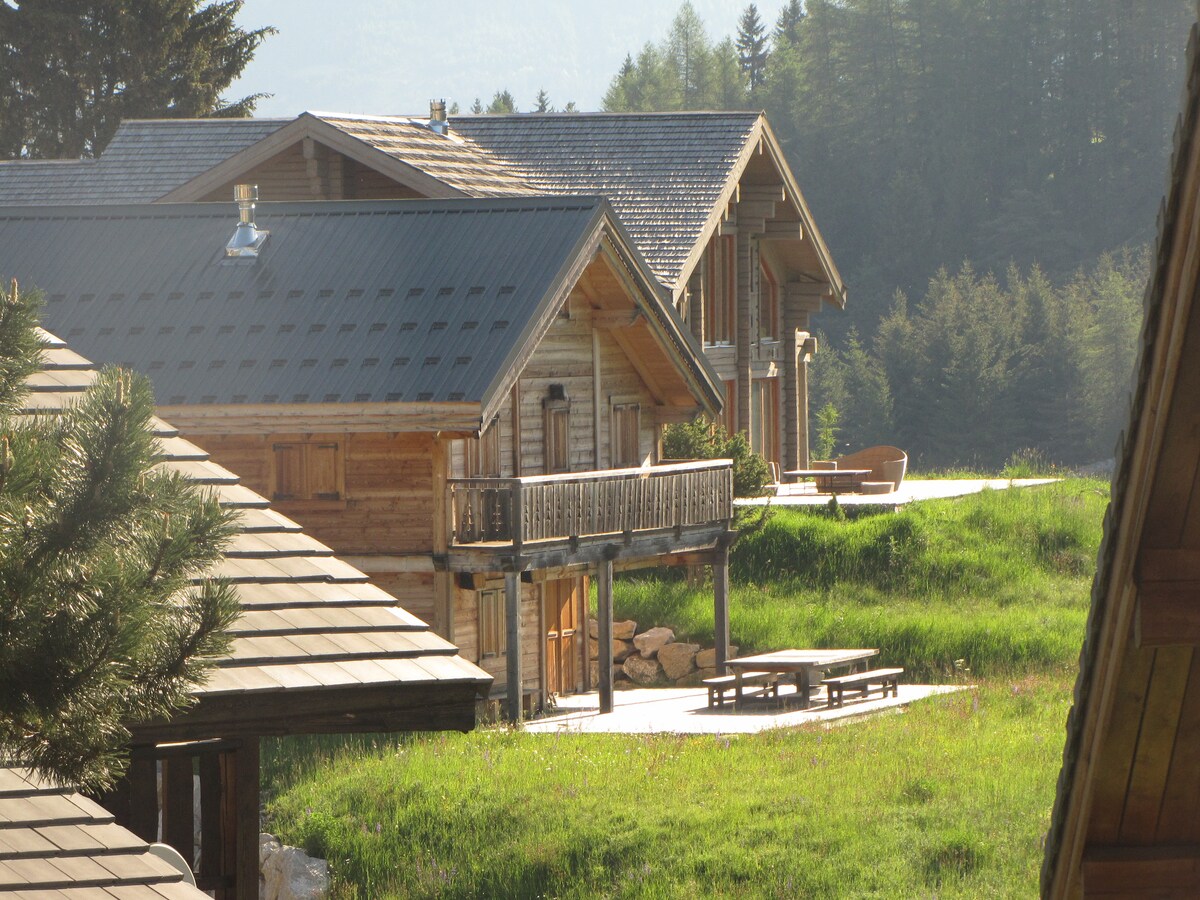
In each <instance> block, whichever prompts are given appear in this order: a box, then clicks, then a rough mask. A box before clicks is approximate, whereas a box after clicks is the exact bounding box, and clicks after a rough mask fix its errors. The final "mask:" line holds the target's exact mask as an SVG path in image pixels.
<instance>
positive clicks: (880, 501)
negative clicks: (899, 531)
mask: <svg viewBox="0 0 1200 900" xmlns="http://www.w3.org/2000/svg"><path fill="white" fill-rule="evenodd" d="M1058 480H1059V479H1057V478H927V479H922V478H905V479H904V481H902V482H901V483H900V489H899V490H896V491H892V492H891V493H890V494H837V495H836V496H837V501H838V503H839V504H840V505H841V506H878V507H884V508H891V509H896V508H897V507H900V506H904V505H905V504H907V503H913V502H916V501H918V500H940V499H944V498H947V497H965V496H966V495H967V494H978V493H980V492H981V491H984V490H992V491H1003V490H1007V489H1008V488H1020V487H1034V486H1036V485H1039V484H1053V483H1054V482H1056V481H1058ZM833 497H834V495H833V494H818V493H817V488H816V486H815V485H814V484H812V483H811V482H804V483H801V484H787V485H783V486H782V487H781V489H780V491H779V493H778V494H776V495H774V496H772V497H751V498H747V499H742V500H735V501H734V505H735V506H765V505H766V504H768V503H769V504H771V505H772V506H824V505H825V504H827V503H828V502H829V501H830V500H831V499H832V498H833Z"/></svg>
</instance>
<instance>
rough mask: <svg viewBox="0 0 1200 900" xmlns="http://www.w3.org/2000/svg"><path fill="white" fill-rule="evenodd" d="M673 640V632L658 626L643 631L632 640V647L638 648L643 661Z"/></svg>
mask: <svg viewBox="0 0 1200 900" xmlns="http://www.w3.org/2000/svg"><path fill="white" fill-rule="evenodd" d="M673 640H675V632H673V631H672V630H671V629H670V628H664V627H662V626H659V627H658V628H651V629H649V630H648V631H643V632H642V633H641V634H639V635H638V636H637V637H635V638H634V639H633V646H635V647H637V648H638V652H639V653H641V654H642V658H643V659H649V658H650V657H652V656H654V655H655V654H656V653H658V649H659V648H660V647H663V646H665V645H667V644H669V643H671V641H673Z"/></svg>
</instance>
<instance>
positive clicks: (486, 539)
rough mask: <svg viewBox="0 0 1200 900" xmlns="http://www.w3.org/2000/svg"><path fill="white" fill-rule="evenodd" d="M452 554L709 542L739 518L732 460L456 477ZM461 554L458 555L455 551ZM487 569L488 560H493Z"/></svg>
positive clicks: (679, 547)
mask: <svg viewBox="0 0 1200 900" xmlns="http://www.w3.org/2000/svg"><path fill="white" fill-rule="evenodd" d="M448 494H449V498H448V499H449V504H448V509H449V510H450V515H451V522H450V528H451V539H450V544H451V554H452V555H453V556H455V558H456V566H457V565H465V566H466V567H467V568H475V566H470V565H469V564H468V561H467V557H474V558H478V557H479V556H480V554H481V553H484V554H488V555H495V554H497V553H501V554H515V555H522V554H524V555H526V556H530V555H534V556H537V555H543V554H547V553H552V554H554V556H555V559H556V560H558V561H560V562H563V563H564V564H565V563H567V562H571V561H584V559H583V558H582V557H581V558H579V559H578V560H576V559H574V557H575V556H577V555H578V554H579V553H580V552H581V551H582V553H583V557H588V556H591V555H593V554H589V553H587V552H586V551H587V549H588V547H589V546H591V547H598V546H602V545H609V546H611V545H614V544H622V545H624V546H626V547H630V546H633V547H634V548H635V552H638V551H640V552H644V553H646V554H656V553H663V552H675V551H680V552H682V551H686V550H690V549H696V548H698V547H702V546H704V545H706V544H708V543H711V541H712V540H714V539H715V537H716V536H718V535H720V534H722V533H724V532H725V531H726V530H727V529H728V527H729V520H730V519H731V518H732V516H733V464H732V463H731V462H730V461H729V460H727V459H719V460H700V461H697V462H684V463H672V464H670V465H661V466H644V467H641V468H636V469H609V470H606V471H600V472H573V473H569V474H564V475H534V476H528V477H524V478H452V479H450V480H449V484H448ZM456 551H457V552H456ZM489 567H490V566H489Z"/></svg>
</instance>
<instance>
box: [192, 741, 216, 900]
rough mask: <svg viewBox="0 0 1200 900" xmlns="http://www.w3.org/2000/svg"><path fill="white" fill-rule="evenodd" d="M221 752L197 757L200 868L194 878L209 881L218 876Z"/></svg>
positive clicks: (211, 881) (207, 882)
mask: <svg viewBox="0 0 1200 900" xmlns="http://www.w3.org/2000/svg"><path fill="white" fill-rule="evenodd" d="M221 863H222V859H221V755H220V754H219V753H205V754H202V755H201V757H200V869H199V871H198V872H197V873H196V877H197V880H198V881H199V880H200V879H203V880H204V882H205V884H211V883H213V882H215V881H216V880H217V879H219V878H220V877H221V874H222V873H221Z"/></svg>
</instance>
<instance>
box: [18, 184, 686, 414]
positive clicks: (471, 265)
mask: <svg viewBox="0 0 1200 900" xmlns="http://www.w3.org/2000/svg"><path fill="white" fill-rule="evenodd" d="M234 213H235V210H234V208H233V205H232V204H228V205H225V204H211V203H208V204H180V205H175V204H155V205H140V206H128V207H119V208H105V209H103V210H100V209H97V208H95V207H90V208H89V207H80V208H73V209H68V208H30V209H25V210H0V247H2V248H3V249H4V257H3V259H0V271H3V274H4V275H6V276H8V277H15V278H17V279H18V280H19V281H20V283H21V284H22V285H24V286H25V287H27V288H34V287H37V288H41V289H43V290H44V291H45V293H46V303H45V307H44V309H43V320H44V322H45V323H46V326H47V327H48V328H51V329H53V330H55V331H57V332H58V333H59V334H62V335H63V336H64V337H65V338H66V339H67V340H68V341H69V342H70V344H71V346H72V347H76V348H78V349H79V350H80V352H82V353H85V354H87V355H88V356H89V357H91V358H94V359H97V360H101V361H103V362H105V363H115V364H124V365H128V367H130V368H132V369H134V370H136V371H140V372H143V373H145V374H147V375H149V376H150V378H151V380H152V381H153V382H154V385H155V390H156V397H157V400H158V403H159V404H160V405H168V406H180V405H191V404H202V405H211V404H229V403H250V404H254V403H318V402H325V403H354V402H357V403H365V402H372V403H412V402H435V403H485V402H488V400H489V399H490V398H491V395H492V394H494V393H495V392H496V391H497V390H498V389H497V388H496V385H497V384H498V383H500V382H501V381H502V380H503V379H504V378H505V377H506V376H507V373H508V371H509V370H510V369H511V368H512V367H513V365H514V360H515V359H516V357H517V355H518V354H519V353H521V352H523V348H524V347H525V346H526V344H527V343H528V342H529V335H530V334H531V333H532V330H533V329H534V328H535V326H537V324H538V321H539V319H540V318H544V317H545V316H552V315H553V314H554V313H555V312H557V306H555V307H554V309H552V310H551V309H549V305H550V304H552V303H553V302H554V298H555V297H558V300H559V302H560V303H561V301H562V300H563V299H565V296H566V292H568V291H569V290H570V289H571V287H573V284H574V282H573V280H572V279H570V278H568V277H567V276H568V273H569V272H571V271H574V270H575V269H577V268H580V267H582V266H583V265H586V263H587V262H588V261H589V259H590V252H589V250H588V248H589V247H593V248H594V246H595V245H596V243H597V242H598V241H599V240H600V237H599V235H600V233H601V231H602V230H603V228H605V227H608V228H609V229H610V230H611V229H612V228H615V225H613V224H612V221H611V218H610V214H609V212H608V207H607V205H606V204H605V202H604V201H603V200H600V199H598V198H557V197H554V198H545V197H543V198H511V199H489V200H436V201H432V200H431V201H424V200H408V201H370V202H342V203H335V202H324V203H310V204H289V203H281V204H265V203H264V204H260V205H259V207H258V211H257V224H258V226H259V227H260V228H264V229H267V230H268V231H269V232H270V236H269V237H268V238H267V241H266V244H265V245H264V247H263V249H262V253H261V255H260V257H259V258H258V259H255V260H230V259H226V258H225V256H224V246H225V243H226V241H227V240H228V239H229V237H230V236H231V235H232V233H233V229H234V225H235V224H236V218H235V215H234ZM606 223H607V225H606ZM577 274H578V273H576V277H577ZM645 277H646V278H647V279H650V276H649V274H648V273H647V274H646V276H645ZM649 284H651V285H653V281H652V280H650V281H649ZM559 294H561V297H560V296H559ZM656 311H657V314H659V315H660V316H662V317H664V318H670V317H671V316H672V315H673V314H672V313H670V312H669V311H667V310H666V309H665V307H663V305H662V304H661V303H659V304H658V306H657V309H656ZM669 324H670V327H671V328H673V329H674V333H676V339H677V342H680V341H684V340H685V339H684V338H682V337H679V335H678V332H679V331H680V326H679V325H678V322H675V321H673V322H672V323H669ZM680 346H682V344H681V345H680ZM681 352H683V351H681ZM694 355H695V354H692V353H691V352H690V351H686V352H684V356H685V358H690V357H691V356H694ZM695 364H696V365H701V363H695Z"/></svg>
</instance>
